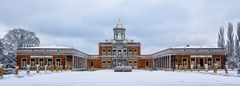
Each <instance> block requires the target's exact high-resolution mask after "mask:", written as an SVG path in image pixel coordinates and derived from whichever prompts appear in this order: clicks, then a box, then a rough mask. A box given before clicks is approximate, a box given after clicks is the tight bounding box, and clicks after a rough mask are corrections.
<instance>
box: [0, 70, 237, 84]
mask: <svg viewBox="0 0 240 86" xmlns="http://www.w3.org/2000/svg"><path fill="white" fill-rule="evenodd" d="M43 85H44V86H240V78H239V77H229V76H221V75H210V74H201V73H190V72H165V71H144V70H135V71H133V72H113V71H112V70H99V71H80V72H58V73H50V74H36V75H33V76H30V77H23V78H7V79H3V80H0V86H43Z"/></svg>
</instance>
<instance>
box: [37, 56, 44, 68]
mask: <svg viewBox="0 0 240 86" xmlns="http://www.w3.org/2000/svg"><path fill="white" fill-rule="evenodd" d="M41 59H42V60H43V65H41V61H40V60H41ZM44 60H45V59H44V58H39V59H38V62H39V66H40V67H44V65H45V61H44Z"/></svg>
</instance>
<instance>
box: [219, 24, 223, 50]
mask: <svg viewBox="0 0 240 86" xmlns="http://www.w3.org/2000/svg"><path fill="white" fill-rule="evenodd" d="M218 47H221V48H225V39H224V28H223V27H220V30H219V33H218Z"/></svg>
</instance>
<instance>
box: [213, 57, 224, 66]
mask: <svg viewBox="0 0 240 86" xmlns="http://www.w3.org/2000/svg"><path fill="white" fill-rule="evenodd" d="M217 59H220V61H219V64H218V62H217ZM215 62H216V63H217V67H218V68H221V66H222V64H221V58H220V57H217V58H215Z"/></svg>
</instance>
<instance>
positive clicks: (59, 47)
mask: <svg viewBox="0 0 240 86" xmlns="http://www.w3.org/2000/svg"><path fill="white" fill-rule="evenodd" d="M22 48H34V49H37V48H46V49H48V48H58V49H62V48H64V49H69V48H72V47H65V46H57V45H50V46H37V47H22Z"/></svg>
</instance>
